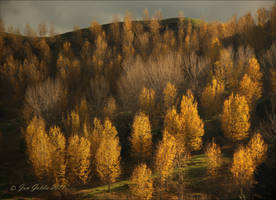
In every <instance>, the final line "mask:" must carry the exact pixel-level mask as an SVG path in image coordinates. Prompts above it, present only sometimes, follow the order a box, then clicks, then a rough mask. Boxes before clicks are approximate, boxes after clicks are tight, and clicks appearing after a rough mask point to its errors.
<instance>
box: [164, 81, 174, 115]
mask: <svg viewBox="0 0 276 200" xmlns="http://www.w3.org/2000/svg"><path fill="white" fill-rule="evenodd" d="M163 95H164V100H163V101H164V107H165V110H167V109H169V108H171V107H172V106H173V105H174V103H175V100H176V95H177V89H176V88H175V86H174V85H173V84H171V83H170V82H168V83H167V85H166V87H165V88H164V90H163Z"/></svg>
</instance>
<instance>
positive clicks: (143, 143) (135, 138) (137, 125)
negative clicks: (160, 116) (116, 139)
mask: <svg viewBox="0 0 276 200" xmlns="http://www.w3.org/2000/svg"><path fill="white" fill-rule="evenodd" d="M130 143H131V150H132V155H133V156H134V157H135V158H138V159H141V160H146V159H147V158H149V157H150V154H151V150H152V135H151V125H150V121H149V117H148V116H147V115H146V114H144V113H143V112H140V113H138V114H136V115H135V117H134V121H133V125H132V132H131V137H130Z"/></svg>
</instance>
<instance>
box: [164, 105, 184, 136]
mask: <svg viewBox="0 0 276 200" xmlns="http://www.w3.org/2000/svg"><path fill="white" fill-rule="evenodd" d="M164 129H166V130H167V131H168V132H169V133H170V134H172V135H174V136H176V135H178V134H181V132H182V131H181V129H182V121H181V118H180V115H179V114H178V112H177V110H176V108H175V107H172V108H171V109H169V110H168V111H167V113H166V115H165V119H164Z"/></svg>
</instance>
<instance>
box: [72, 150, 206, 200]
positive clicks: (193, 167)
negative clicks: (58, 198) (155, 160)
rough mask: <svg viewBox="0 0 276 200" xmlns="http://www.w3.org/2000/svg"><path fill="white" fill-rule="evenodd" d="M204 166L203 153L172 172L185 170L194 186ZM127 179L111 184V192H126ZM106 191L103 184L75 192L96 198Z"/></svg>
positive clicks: (202, 175)
mask: <svg viewBox="0 0 276 200" xmlns="http://www.w3.org/2000/svg"><path fill="white" fill-rule="evenodd" d="M206 167H207V158H206V156H205V155H204V154H200V155H194V156H192V158H191V160H190V161H189V162H188V165H187V166H186V167H185V168H184V169H175V170H174V172H173V173H176V172H178V171H179V170H183V171H185V172H187V173H186V174H187V179H186V180H187V182H188V183H189V184H191V186H196V185H198V184H200V182H201V181H202V180H203V179H200V180H199V179H198V178H199V177H204V176H205V175H206V173H205V172H206ZM157 176H158V175H157V174H153V178H156V177H157ZM129 183H130V182H129V180H124V181H120V182H116V183H113V184H111V192H121V193H126V194H127V193H128V184H129ZM107 191H108V186H107V185H103V186H99V187H95V188H91V189H84V190H79V191H77V192H75V193H74V194H75V195H77V198H78V199H97V195H99V194H101V193H106V192H107ZM101 198H103V197H102V196H101Z"/></svg>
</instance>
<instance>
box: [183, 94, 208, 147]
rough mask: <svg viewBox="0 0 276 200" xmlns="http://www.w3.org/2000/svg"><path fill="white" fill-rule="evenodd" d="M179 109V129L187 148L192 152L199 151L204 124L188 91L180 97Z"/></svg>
mask: <svg viewBox="0 0 276 200" xmlns="http://www.w3.org/2000/svg"><path fill="white" fill-rule="evenodd" d="M180 108H181V111H180V118H181V123H182V125H181V126H182V128H181V129H182V131H183V132H182V133H183V134H184V135H183V136H184V137H185V140H186V142H187V143H186V145H187V148H188V149H189V150H192V151H194V150H199V149H200V148H201V146H202V136H203V135H204V122H203V120H202V119H201V118H200V116H199V114H198V110H197V102H196V100H195V99H194V96H193V94H192V93H191V91H190V90H188V91H187V93H186V95H184V96H183V97H182V100H181V105H180Z"/></svg>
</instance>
